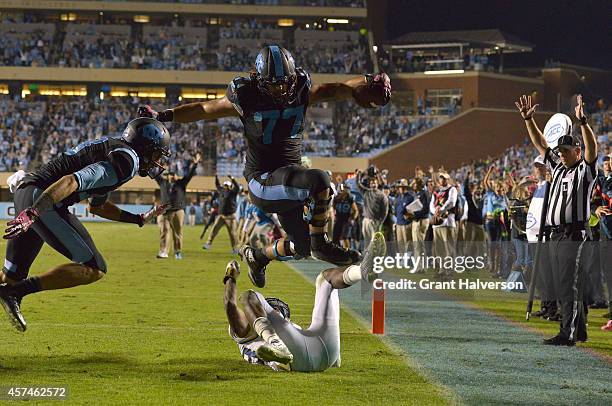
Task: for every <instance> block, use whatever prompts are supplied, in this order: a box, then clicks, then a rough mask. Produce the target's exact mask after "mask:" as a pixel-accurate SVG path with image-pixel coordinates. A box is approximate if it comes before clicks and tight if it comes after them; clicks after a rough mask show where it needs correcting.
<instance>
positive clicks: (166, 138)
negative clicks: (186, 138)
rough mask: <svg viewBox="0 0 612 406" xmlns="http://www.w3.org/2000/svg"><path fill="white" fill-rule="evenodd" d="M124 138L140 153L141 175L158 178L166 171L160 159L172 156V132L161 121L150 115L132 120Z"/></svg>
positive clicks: (124, 131) (124, 133)
mask: <svg viewBox="0 0 612 406" xmlns="http://www.w3.org/2000/svg"><path fill="white" fill-rule="evenodd" d="M122 138H123V139H124V140H125V141H126V142H127V143H128V144H130V146H131V147H132V148H133V149H134V151H136V153H137V154H138V159H139V160H140V165H139V166H140V167H139V169H138V173H139V174H140V176H149V177H151V178H156V177H157V176H159V175H160V174H161V173H162V172H163V171H164V167H163V165H162V164H161V163H160V162H159V160H161V158H162V157H166V158H167V157H169V156H170V132H168V129H167V128H166V127H165V126H164V125H163V124H162V123H161V122H160V121H157V120H155V119H153V118H148V117H141V118H137V119H135V120H132V121H130V122H129V123H128V125H127V127H125V130H123V135H122Z"/></svg>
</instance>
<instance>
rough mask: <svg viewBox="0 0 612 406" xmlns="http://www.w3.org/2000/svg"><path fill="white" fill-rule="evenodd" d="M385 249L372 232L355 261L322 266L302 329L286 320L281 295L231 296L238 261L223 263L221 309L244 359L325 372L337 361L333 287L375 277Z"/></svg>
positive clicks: (287, 312)
mask: <svg viewBox="0 0 612 406" xmlns="http://www.w3.org/2000/svg"><path fill="white" fill-rule="evenodd" d="M385 254H386V247H385V239H384V237H383V235H382V233H376V234H375V235H374V238H373V240H372V243H371V244H370V247H369V248H368V249H367V250H366V251H365V253H364V258H363V260H362V262H361V264H360V265H349V266H343V267H339V268H331V269H327V270H325V271H323V272H321V273H320V274H319V276H318V277H317V279H316V282H315V285H316V293H315V303H314V308H313V310H312V321H311V324H310V327H308V329H307V330H302V329H301V328H300V327H299V326H298V325H296V324H293V323H292V322H291V319H290V315H291V312H290V310H289V305H287V303H285V302H283V301H282V300H280V299H276V298H265V297H264V296H263V295H262V294H261V293H259V292H255V291H253V290H247V291H245V292H243V293H242V294H241V295H240V303H241V305H242V308H240V307H238V303H237V300H236V295H237V289H236V279H237V278H238V276H239V275H240V269H239V266H238V262H236V261H232V262H230V263H229V264H227V268H226V271H225V277H224V278H223V282H224V284H225V295H224V304H225V313H226V315H227V320H228V322H229V332H230V336H231V337H232V338H233V339H234V341H235V342H236V343H237V344H238V348H239V349H240V353H241V354H242V356H243V357H244V359H245V360H246V361H247V362H249V363H252V364H263V365H267V366H269V367H270V368H272V369H274V370H276V371H280V370H286V371H288V370H291V371H303V372H308V371H324V370H326V369H327V368H330V367H339V366H340V302H339V299H338V290H337V289H344V288H348V287H349V286H352V285H354V284H355V283H357V282H360V281H362V280H367V281H369V282H371V281H372V279H373V278H374V277H375V275H376V274H374V273H373V266H374V258H375V257H378V256H384V255H385Z"/></svg>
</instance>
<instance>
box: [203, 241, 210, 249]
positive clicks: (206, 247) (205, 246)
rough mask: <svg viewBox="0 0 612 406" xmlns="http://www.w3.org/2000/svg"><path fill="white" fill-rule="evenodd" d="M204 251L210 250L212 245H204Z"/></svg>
mask: <svg viewBox="0 0 612 406" xmlns="http://www.w3.org/2000/svg"><path fill="white" fill-rule="evenodd" d="M202 249H204V250H209V249H210V244H209V243H206V244H204V245H202Z"/></svg>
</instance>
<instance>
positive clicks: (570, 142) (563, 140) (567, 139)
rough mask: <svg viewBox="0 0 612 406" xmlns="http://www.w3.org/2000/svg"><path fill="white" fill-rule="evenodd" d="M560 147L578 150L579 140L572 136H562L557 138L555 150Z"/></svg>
mask: <svg viewBox="0 0 612 406" xmlns="http://www.w3.org/2000/svg"><path fill="white" fill-rule="evenodd" d="M561 147H576V148H580V140H579V139H578V138H576V137H574V136H572V135H564V136H562V137H560V138H559V141H558V142H557V146H556V147H555V149H559V148H561Z"/></svg>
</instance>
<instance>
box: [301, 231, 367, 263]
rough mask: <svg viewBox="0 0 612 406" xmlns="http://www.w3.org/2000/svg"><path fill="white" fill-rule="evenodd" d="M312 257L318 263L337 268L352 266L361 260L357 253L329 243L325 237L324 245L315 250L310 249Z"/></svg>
mask: <svg viewBox="0 0 612 406" xmlns="http://www.w3.org/2000/svg"><path fill="white" fill-rule="evenodd" d="M312 256H313V257H315V258H316V259H318V260H320V261H325V262H329V263H331V264H334V265H337V266H343V265H352V264H355V263H357V262H359V261H360V260H361V255H360V254H359V252H357V251H355V250H351V249H346V248H342V247H341V246H339V245H338V244H334V243H333V242H331V241H330V240H329V239H328V238H327V236H325V243H324V244H323V245H321V246H320V247H317V249H314V248H313V249H312Z"/></svg>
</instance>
